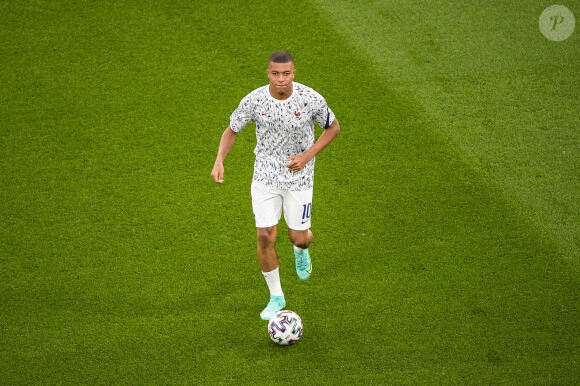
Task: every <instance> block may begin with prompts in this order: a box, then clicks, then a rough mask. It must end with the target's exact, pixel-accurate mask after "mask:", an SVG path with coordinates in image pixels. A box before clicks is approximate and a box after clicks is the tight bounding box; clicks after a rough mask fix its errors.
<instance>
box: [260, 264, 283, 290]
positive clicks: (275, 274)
mask: <svg viewBox="0 0 580 386" xmlns="http://www.w3.org/2000/svg"><path fill="white" fill-rule="evenodd" d="M278 268H280V267H278ZM278 268H276V269H275V270H273V271H270V272H262V274H263V275H264V278H265V279H266V284H268V289H270V296H284V292H282V285H281V284H280V271H279V270H278Z"/></svg>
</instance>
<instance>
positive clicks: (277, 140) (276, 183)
mask: <svg viewBox="0 0 580 386" xmlns="http://www.w3.org/2000/svg"><path fill="white" fill-rule="evenodd" d="M292 85H293V86H292V87H293V92H292V95H291V96H290V97H289V98H287V99H285V100H278V99H276V98H274V97H273V96H272V95H271V94H270V90H269V85H267V86H263V87H260V88H258V89H256V90H254V91H252V92H251V93H249V94H248V95H246V96H245V97H244V99H242V101H241V102H240V105H239V106H238V108H237V109H236V110H235V111H234V112H233V113H232V115H231V117H230V127H231V128H232V130H233V131H234V132H236V133H239V132H241V131H242V130H243V128H244V127H245V126H246V125H247V124H248V122H250V121H254V122H255V123H256V139H257V144H256V148H255V149H254V154H255V155H256V161H255V162H254V177H253V180H254V181H255V182H260V183H262V184H264V185H267V186H270V187H272V188H277V189H284V190H305V189H309V188H312V187H313V184H314V161H315V160H314V158H313V159H312V160H311V161H310V162H308V164H306V166H305V167H304V168H303V169H302V170H300V171H299V172H297V173H294V172H292V171H291V170H290V169H288V168H287V167H286V166H285V163H284V160H285V159H286V158H288V157H290V156H293V155H298V154H302V153H304V152H306V151H307V150H308V149H310V148H311V147H312V146H313V145H314V121H315V120H316V122H318V124H319V125H320V126H321V127H322V128H324V129H326V128H328V127H329V126H330V125H331V124H332V122H334V113H333V112H332V110H330V108H328V105H327V104H326V101H325V100H324V98H323V97H322V95H320V94H319V93H317V92H316V91H314V90H313V89H311V88H310V87H307V86H304V85H303V84H300V83H296V82H293V83H292Z"/></svg>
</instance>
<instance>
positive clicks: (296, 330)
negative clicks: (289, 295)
mask: <svg viewBox="0 0 580 386" xmlns="http://www.w3.org/2000/svg"><path fill="white" fill-rule="evenodd" d="M303 331H304V327H303V326H302V319H300V316H298V314H297V313H296V312H293V311H288V310H282V311H278V312H277V313H276V314H275V315H274V316H272V319H270V322H269V323H268V334H270V338H272V340H273V341H274V343H276V344H279V345H281V346H289V345H292V344H294V343H296V342H297V341H298V339H300V337H301V336H302V332H303Z"/></svg>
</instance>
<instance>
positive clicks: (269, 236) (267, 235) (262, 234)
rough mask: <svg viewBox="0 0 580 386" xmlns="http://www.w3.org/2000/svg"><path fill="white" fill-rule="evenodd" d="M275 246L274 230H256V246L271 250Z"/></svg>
mask: <svg viewBox="0 0 580 386" xmlns="http://www.w3.org/2000/svg"><path fill="white" fill-rule="evenodd" d="M275 244H276V229H275V228H258V245H259V246H260V248H272V247H274V245H275Z"/></svg>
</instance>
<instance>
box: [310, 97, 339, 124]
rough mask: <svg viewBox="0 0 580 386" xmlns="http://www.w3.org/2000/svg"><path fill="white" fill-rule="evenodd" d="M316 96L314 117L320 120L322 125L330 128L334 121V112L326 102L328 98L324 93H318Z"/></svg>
mask: <svg viewBox="0 0 580 386" xmlns="http://www.w3.org/2000/svg"><path fill="white" fill-rule="evenodd" d="M316 96H317V98H316V102H315V103H314V105H315V106H316V109H315V110H314V119H316V122H318V124H319V125H320V127H322V128H323V129H328V128H329V127H330V125H331V124H332V122H334V113H333V112H332V110H331V109H330V107H328V104H326V100H325V99H324V97H322V95H320V94H317V95H316Z"/></svg>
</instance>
